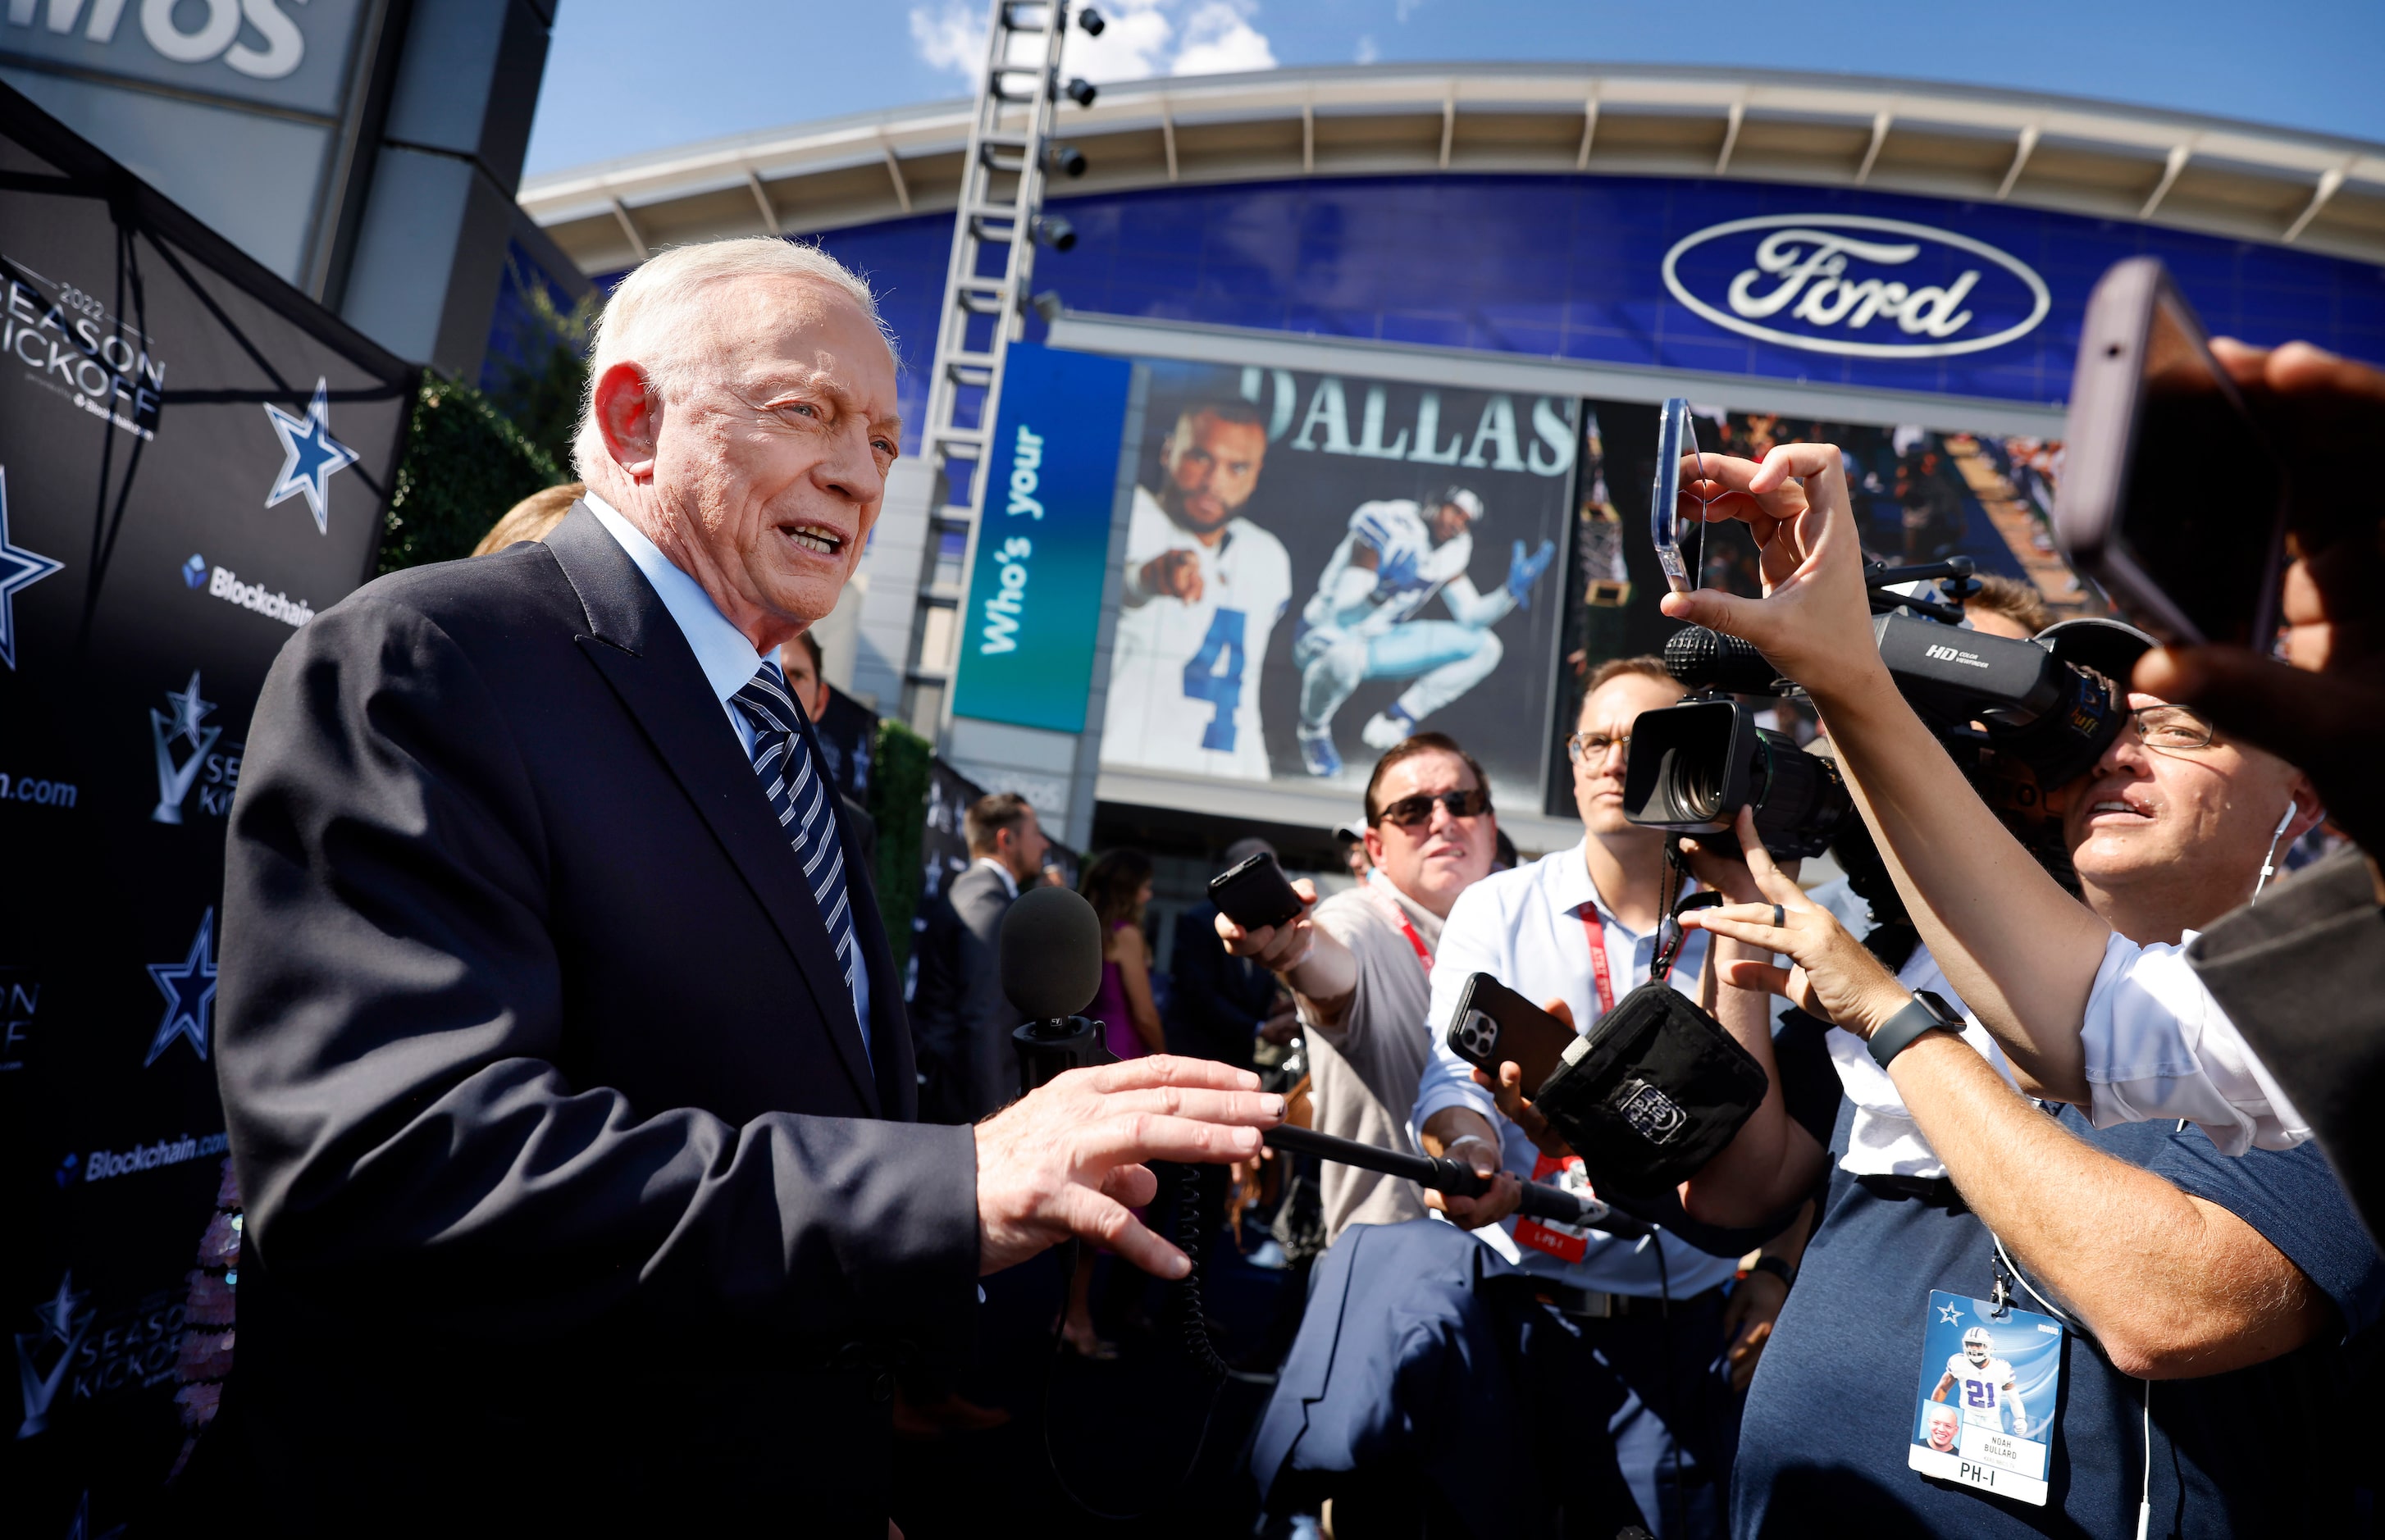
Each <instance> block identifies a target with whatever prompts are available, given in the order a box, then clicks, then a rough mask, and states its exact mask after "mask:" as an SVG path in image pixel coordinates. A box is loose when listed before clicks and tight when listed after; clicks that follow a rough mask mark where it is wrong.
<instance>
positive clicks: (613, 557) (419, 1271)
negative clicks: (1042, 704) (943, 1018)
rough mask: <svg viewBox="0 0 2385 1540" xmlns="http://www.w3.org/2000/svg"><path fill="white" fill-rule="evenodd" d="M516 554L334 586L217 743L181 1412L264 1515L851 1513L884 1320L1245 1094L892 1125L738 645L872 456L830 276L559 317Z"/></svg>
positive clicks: (1260, 1112) (825, 1518) (1188, 1076)
mask: <svg viewBox="0 0 2385 1540" xmlns="http://www.w3.org/2000/svg"><path fill="white" fill-rule="evenodd" d="M590 372H591V381H592V382H591V387H590V392H589V400H588V403H587V410H586V413H585V416H584V418H583V421H582V423H581V431H580V436H579V441H578V446H577V451H578V460H579V468H580V472H581V478H582V479H584V480H585V481H586V483H587V485H588V489H589V491H588V495H587V497H586V498H585V499H584V500H583V501H582V503H581V504H580V505H579V506H577V507H575V508H574V509H573V510H572V512H571V513H570V515H568V517H567V518H565V520H564V521H563V523H562V524H561V525H560V526H558V527H557V528H556V530H555V531H554V533H553V534H552V535H551V536H550V537H549V538H548V540H546V542H545V543H544V544H536V545H532V544H524V545H518V546H515V547H513V548H512V549H511V550H509V551H506V552H504V553H498V554H496V555H493V556H490V557H484V558H481V559H480V560H477V561H472V562H464V563H456V564H452V565H442V566H434V567H429V568H422V569H417V570H414V571H410V572H406V573H401V574H397V575H395V576H393V577H390V578H383V579H381V580H380V581H378V582H375V583H372V584H369V585H368V586H367V587H366V588H364V589H362V590H359V591H357V592H356V594H354V595H352V596H351V597H350V598H349V599H347V600H346V601H345V602H343V603H341V604H339V605H337V606H335V607H334V608H332V609H331V610H328V611H326V612H324V613H323V614H322V615H319V616H318V617H317V618H316V620H315V621H314V623H313V624H311V625H309V626H307V627H306V628H304V629H303V630H301V631H300V632H298V633H297V634H296V636H294V637H293V639H292V640H291V641H290V643H289V644H288V646H287V647H286V648H285V649H284V650H283V652H282V654H281V658H280V660H279V661H278V662H277V663H276V664H275V665H274V667H273V671H272V673H271V676H270V677H268V680H267V683H266V687H265V691H264V694H263V696H262V698H261V699H260V701H259V702H258V705H257V710H256V721H255V724H254V726H253V727H252V729H251V731H250V734H249V740H248V751H247V752H248V759H247V769H246V774H245V775H244V776H243V786H242V789H241V795H240V798H239V801H238V802H237V804H236V806H235V807H234V810H233V816H232V826H231V843H230V852H229V857H228V863H227V873H226V878H225V897H224V928H223V948H222V958H221V965H220V966H221V975H220V976H221V985H220V989H221V995H220V999H219V1004H218V1012H219V1016H218V1021H219V1052H218V1068H219V1078H220V1084H221V1088H222V1092H223V1100H224V1106H225V1112H226V1116H227V1118H228V1120H229V1124H230V1127H231V1146H232V1150H233V1159H234V1161H235V1164H236V1166H237V1168H238V1172H239V1176H240V1181H241V1188H242V1191H243V1194H244V1195H245V1196H246V1198H247V1203H248V1208H247V1233H246V1235H245V1236H244V1245H243V1256H242V1261H241V1270H240V1293H241V1340H240V1347H239V1354H238V1360H237V1362H236V1364H235V1367H234V1370H233V1372H232V1376H231V1384H230V1387H229V1389H228V1391H227V1396H226V1402H225V1406H226V1411H225V1414H224V1420H223V1422H219V1424H218V1433H217V1434H216V1435H215V1436H216V1441H217V1443H218V1445H219V1447H218V1448H216V1449H215V1450H214V1451H212V1453H213V1455H214V1457H215V1458H216V1459H219V1460H226V1459H229V1460H237V1461H240V1462H241V1463H240V1464H238V1465H236V1466H234V1467H233V1469H234V1470H235V1471H237V1472H239V1475H238V1478H237V1479H238V1492H239V1496H240V1500H241V1503H242V1505H243V1521H247V1522H249V1523H250V1524H251V1525H252V1526H253V1527H255V1528H258V1529H262V1530H264V1531H265V1532H267V1533H271V1534H309V1535H314V1534H342V1535H356V1534H383V1533H409V1534H411V1533H433V1532H435V1533H440V1534H459V1533H462V1534H481V1533H495V1532H504V1533H508V1534H615V1533H629V1532H633V1531H634V1532H636V1533H641V1534H750V1533H761V1532H763V1531H765V1530H766V1529H775V1530H780V1531H785V1532H788V1533H797V1532H800V1533H804V1534H885V1533H887V1529H888V1494H887V1481H888V1472H889V1454H888V1445H887V1422H888V1407H889V1402H890V1400H891V1397H892V1392H893V1379H892V1369H893V1365H894V1364H895V1363H896V1362H898V1361H899V1360H903V1359H904V1358H905V1357H906V1356H907V1355H911V1354H914V1353H922V1354H925V1355H927V1356H929V1357H930V1358H934V1357H939V1356H943V1357H951V1356H954V1355H956V1354H959V1353H961V1352H965V1351H966V1349H967V1347H968V1341H969V1338H970V1335H971V1332H972V1330H973V1325H974V1311H975V1309H976V1305H977V1301H978V1298H979V1296H978V1293H977V1289H976V1280H977V1278H978V1277H979V1276H980V1274H983V1273H992V1272H994V1271H996V1270H997V1269H1000V1268H1005V1267H1008V1266H1010V1265H1012V1264H1013V1263H1016V1262H1018V1261H1023V1260H1024V1259H1026V1258H1028V1257H1030V1256H1032V1255H1034V1254H1035V1253H1036V1252H1038V1251H1041V1250H1042V1249H1043V1248H1046V1247H1048V1246H1050V1245H1052V1244H1054V1243H1055V1242H1056V1241H1058V1240H1061V1239H1063V1238H1066V1237H1067V1236H1072V1235H1074V1236H1087V1237H1091V1238H1093V1239H1097V1240H1099V1241H1101V1242H1103V1243H1104V1244H1105V1245H1108V1246H1110V1247H1111V1248H1114V1249H1116V1250H1117V1251H1118V1252H1119V1253H1120V1254H1121V1255H1123V1256H1124V1257H1125V1258H1126V1259H1127V1260H1129V1261H1132V1262H1135V1263H1136V1264H1138V1265H1140V1266H1143V1267H1144V1268H1146V1269H1148V1270H1150V1271H1152V1272H1154V1273H1160V1274H1162V1275H1164V1276H1178V1275H1180V1274H1181V1273H1183V1272H1184V1271H1185V1269H1186V1267H1187V1266H1188V1265H1189V1264H1188V1263H1187V1261H1186V1260H1185V1259H1184V1257H1183V1256H1182V1255H1181V1254H1180V1253H1179V1252H1177V1251H1176V1250H1175V1248H1172V1247H1170V1246H1168V1245H1167V1244H1166V1243H1164V1242H1163V1241H1161V1240H1160V1239H1159V1238H1158V1237H1157V1236H1154V1235H1152V1234H1151V1233H1150V1232H1149V1231H1148V1230H1146V1229H1144V1228H1143V1226H1142V1225H1141V1224H1140V1223H1137V1222H1136V1220H1135V1219H1134V1218H1133V1216H1132V1214H1131V1212H1130V1209H1131V1208H1132V1207H1133V1206H1135V1205H1139V1204H1142V1203H1144V1202H1147V1201H1148V1200H1149V1199H1150V1198H1151V1197H1152V1196H1153V1190H1154V1182H1153V1178H1152V1176H1151V1174H1150V1173H1149V1172H1148V1171H1147V1170H1146V1169H1145V1168H1144V1167H1143V1161H1148V1160H1152V1159H1168V1160H1180V1161H1182V1160H1189V1161H1226V1160H1231V1159H1235V1158H1240V1157H1248V1156H1250V1155H1252V1154H1253V1153H1255V1150H1256V1149H1257V1147H1258V1142H1259V1129H1260V1128H1261V1127H1264V1126H1266V1125H1267V1124H1271V1123H1272V1122H1274V1121H1275V1120H1276V1119H1277V1118H1278V1117H1279V1116H1280V1112H1281V1100H1280V1098H1276V1097H1271V1096H1266V1095H1262V1094H1261V1093H1260V1092H1259V1091H1258V1090H1257V1089H1256V1081H1255V1079H1254V1078H1253V1077H1252V1076H1251V1075H1249V1074H1244V1073H1241V1072H1238V1071H1235V1070H1231V1069H1229V1068H1227V1067H1225V1066H1223V1065H1214V1064H1206V1063H1200V1062H1188V1061H1184V1060H1180V1059H1170V1058H1166V1057H1155V1058H1150V1059H1145V1060H1143V1061H1140V1062H1136V1063H1133V1064H1124V1065H1115V1066H1110V1067H1107V1068H1103V1069H1098V1070H1087V1071H1080V1072H1076V1073H1074V1074H1068V1075H1064V1076H1062V1077H1061V1078H1060V1079H1058V1080H1057V1081H1055V1082H1054V1083H1053V1084H1052V1085H1051V1086H1049V1087H1044V1088H1043V1089H1041V1090H1039V1091H1037V1092H1035V1093H1034V1094H1032V1095H1030V1096H1028V1097H1026V1098H1024V1099H1021V1100H1019V1101H1018V1102H1015V1103H1013V1104H1012V1105H1011V1106H1010V1107H1008V1108H1007V1109H1005V1110H1004V1111H1003V1112H1000V1113H998V1114H997V1115H995V1116H993V1117H992V1118H989V1119H987V1120H986V1121H985V1122H982V1123H980V1124H977V1125H976V1126H975V1127H957V1128H952V1127H934V1126H927V1125H922V1124H918V1123H916V1122H915V1121H914V1113H915V1104H916V1100H917V1075H916V1071H915V1069H914V1066H913V1058H912V1048H911V1042H910V1036H909V1030H908V1027H907V1025H906V1024H905V1018H904V1012H903V1005H902V1000H901V993H900V985H899V982H898V980H897V978H896V975H895V974H894V972H893V967H892V964H891V963H890V961H889V956H888V952H887V948H886V941H885V937H884V935H883V934H882V931H881V929H880V924H879V920H878V913H877V906H876V902H875V900H874V898H873V896H872V894H871V890H870V886H869V878H868V874H867V872H866V871H865V870H864V869H863V865H862V863H860V861H859V860H858V859H857V857H856V851H855V844H854V842H853V838H852V833H851V831H850V830H849V829H847V828H846V827H844V826H843V821H842V820H841V818H840V814H839V812H838V808H837V800H836V798H835V796H834V795H833V794H832V793H831V792H830V791H829V790H828V789H827V788H826V786H825V782H824V779H823V777H822V776H821V774H820V772H819V765H820V761H821V751H820V747H819V744H818V739H816V738H815V737H814V736H813V732H812V728H811V725H810V723H809V722H808V721H806V720H805V716H804V714H803V712H802V710H801V709H800V707H799V706H798V705H797V704H796V703H795V702H794V701H793V699H792V697H791V694H790V692H789V691H788V689H786V684H785V679H784V677H783V676H782V675H781V674H780V670H779V666H778V664H777V663H776V662H775V661H772V660H773V655H774V654H775V653H776V652H777V651H778V649H779V648H780V645H781V644H782V643H784V642H786V641H788V640H791V639H792V638H793V637H795V636H796V635H798V634H800V633H801V632H802V631H803V630H804V628H805V627H808V626H810V625H811V624H813V623H814V622H815V621H817V620H818V619H819V618H820V617H822V616H824V615H827V614H828V613H829V612H830V609H832V608H833V607H834V605H835V603H836V600H837V595H838V593H839V591H840V590H842V589H843V586H844V583H845V581H846V579H847V578H849V577H850V576H851V575H852V572H853V568H854V565H855V562H856V561H857V560H858V559H859V557H860V554H861V552H862V550H863V547H864V545H865V543H866V542H867V540H868V537H869V531H870V527H871V526H872V525H873V524H874V523H875V522H876V520H877V517H878V513H879V506H880V499H881V497H882V496H883V495H884V492H885V488H886V473H887V469H888V467H889V466H891V465H892V464H893V461H894V458H895V456H896V454H897V453H899V448H900V443H901V426H900V424H899V422H898V421H897V419H896V415H895V393H894V384H895V365H894V359H893V353H892V351H891V349H890V348H889V346H888V343H887V341H886V338H885V335H884V333H883V332H882V330H881V329H880V324H879V321H878V317H877V312H876V307H875V305H874V304H873V302H872V300H871V296H870V293H869V291H868V288H867V286H865V285H864V284H863V283H861V282H860V281H859V280H858V279H855V278H854V277H853V275H852V274H850V273H848V272H847V271H846V270H845V269H844V268H843V267H840V266H839V265H838V264H837V263H836V262H834V261H833V260H832V259H830V257H828V256H827V255H823V254H822V253H820V252H818V251H815V250H811V249H808V248H805V247H803V246H798V245H793V244H789V243H785V242H778V241H763V240H755V241H730V242H718V243H715V244H709V245H699V246H692V247H686V248H682V249H681V250H677V251H673V252H669V253H667V254H665V255H661V256H658V257H656V258H655V259H654V260H653V261H651V262H649V263H647V264H646V265H645V266H644V267H642V268H640V269H639V270H638V271H637V272H635V273H633V274H631V277H630V278H629V279H627V280H626V281H624V282H623V283H622V285H621V286H620V287H619V289H618V290H617V291H616V292H615V293H614V295H613V298H612V301H611V303H610V304H609V306H608V307H607V310H606V316H605V318H604V322H603V325H602V328H601V329H600V331H599V334H598V338H597V342H596V346H595V355H594V358H593V362H592V365H591V369H590Z"/></svg>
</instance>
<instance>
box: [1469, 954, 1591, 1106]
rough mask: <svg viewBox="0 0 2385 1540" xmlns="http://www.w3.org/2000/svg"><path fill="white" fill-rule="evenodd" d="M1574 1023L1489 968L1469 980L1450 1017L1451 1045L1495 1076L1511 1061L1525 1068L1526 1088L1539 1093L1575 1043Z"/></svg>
mask: <svg viewBox="0 0 2385 1540" xmlns="http://www.w3.org/2000/svg"><path fill="white" fill-rule="evenodd" d="M1574 1038H1575V1033H1574V1029H1573V1028H1572V1027H1569V1026H1567V1025H1566V1024H1565V1023H1563V1022H1561V1021H1559V1020H1557V1019H1556V1018H1555V1016H1552V1015H1550V1014H1549V1013H1548V1012H1545V1011H1543V1010H1542V1009H1541V1008H1540V1007H1539V1006H1537V1005H1534V1004H1533V1003H1532V1002H1531V1001H1530V1000H1526V999H1525V998H1524V997H1523V996H1521V995H1519V994H1517V993H1516V991H1515V990H1513V989H1510V988H1508V987H1506V986H1505V985H1504V984H1502V983H1500V982H1499V981H1498V980H1497V979H1495V978H1492V976H1491V975H1489V974H1476V975H1473V976H1472V977H1471V978H1468V979H1467V981H1466V988H1465V990H1464V992H1463V993H1461V994H1459V996H1458V997H1457V1009H1456V1010H1455V1012H1452V1013H1451V1015H1450V1018H1449V1029H1448V1033H1447V1040H1448V1043H1449V1050H1450V1051H1451V1052H1452V1053H1455V1054H1456V1055H1457V1056H1458V1057H1459V1058H1460V1059H1463V1060H1465V1061H1466V1062H1467V1063H1469V1064H1474V1065H1477V1066H1479V1067H1480V1068H1481V1069H1483V1070H1485V1071H1487V1072H1489V1074H1491V1076H1492V1078H1493V1079H1496V1078H1497V1077H1498V1074H1499V1066H1500V1065H1501V1064H1505V1063H1512V1064H1514V1065H1515V1066H1516V1067H1517V1069H1519V1070H1521V1071H1523V1072H1524V1094H1525V1095H1527V1096H1534V1095H1537V1094H1539V1091H1540V1088H1541V1087H1542V1086H1543V1085H1544V1084H1546V1083H1547V1081H1548V1078H1549V1076H1550V1075H1552V1074H1555V1073H1556V1072H1557V1065H1558V1064H1560V1063H1562V1062H1564V1060H1565V1052H1566V1049H1568V1048H1571V1047H1572V1046H1573V1044H1574Z"/></svg>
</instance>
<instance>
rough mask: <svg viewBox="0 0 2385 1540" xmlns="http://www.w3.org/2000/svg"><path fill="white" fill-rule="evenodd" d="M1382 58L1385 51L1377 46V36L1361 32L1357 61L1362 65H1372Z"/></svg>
mask: <svg viewBox="0 0 2385 1540" xmlns="http://www.w3.org/2000/svg"><path fill="white" fill-rule="evenodd" d="M1382 56H1383V51H1382V50H1381V49H1380V48H1378V47H1376V46H1375V34H1374V33H1372V32H1361V33H1360V34H1359V35H1358V52H1357V56H1356V57H1357V61H1358V62H1359V63H1360V64H1372V63H1374V62H1375V61H1376V60H1377V59H1379V58H1381V57H1382Z"/></svg>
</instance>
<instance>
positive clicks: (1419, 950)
mask: <svg viewBox="0 0 2385 1540" xmlns="http://www.w3.org/2000/svg"><path fill="white" fill-rule="evenodd" d="M1367 901H1368V902H1370V903H1372V904H1374V905H1375V907H1376V908H1377V909H1379V910H1388V911H1389V912H1390V913H1391V920H1392V924H1393V925H1397V926H1399V927H1400V934H1401V935H1403V936H1405V937H1406V938H1408V945H1409V946H1412V947H1414V948H1415V949H1416V954H1417V962H1419V963H1423V964H1424V975H1425V977H1427V978H1430V977H1431V976H1432V950H1431V949H1430V948H1429V947H1427V946H1426V945H1425V944H1424V938H1423V937H1421V936H1418V935H1417V928H1416V926H1414V925H1410V924H1408V917H1407V912H1406V911H1405V910H1403V909H1402V908H1400V901H1399V900H1397V899H1384V898H1380V897H1379V896H1378V895H1377V894H1376V893H1375V892H1374V891H1373V890H1372V888H1369V889H1368V891H1367Z"/></svg>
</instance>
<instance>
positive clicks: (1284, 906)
mask: <svg viewBox="0 0 2385 1540" xmlns="http://www.w3.org/2000/svg"><path fill="white" fill-rule="evenodd" d="M1209 901H1210V902H1211V903H1214V904H1216V905H1217V912H1218V913H1221V914H1223V915H1225V916H1226V918H1228V919H1230V920H1231V921H1233V922H1234V924H1236V925H1240V926H1242V928H1243V929H1244V930H1264V929H1267V928H1268V927H1270V926H1273V925H1284V924H1287V923H1289V922H1291V921H1292V920H1296V919H1298V918H1299V917H1300V914H1301V912H1302V911H1303V910H1305V908H1307V905H1305V904H1304V903H1303V902H1301V900H1300V895H1299V894H1298V893H1297V892H1294V891H1293V890H1292V883H1291V882H1290V881H1289V880H1288V879H1286V878H1285V876H1284V875H1283V868H1282V867H1280V866H1279V865H1277V864H1276V860H1275V857H1274V856H1272V855H1270V854H1268V853H1267V851H1260V852H1259V853H1258V854H1256V855H1255V856H1253V857H1251V858H1250V859H1249V860H1248V861H1243V862H1238V863H1235V864H1234V865H1232V866H1230V867H1228V868H1227V869H1226V870H1225V871H1222V872H1220V873H1218V874H1217V876H1214V877H1211V878H1210V879H1209Z"/></svg>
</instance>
